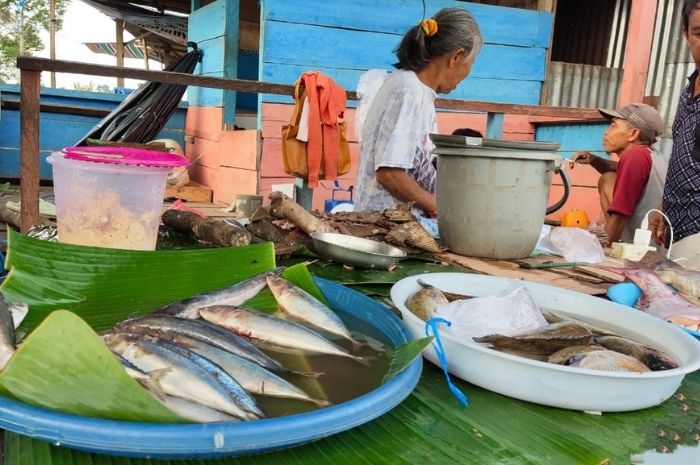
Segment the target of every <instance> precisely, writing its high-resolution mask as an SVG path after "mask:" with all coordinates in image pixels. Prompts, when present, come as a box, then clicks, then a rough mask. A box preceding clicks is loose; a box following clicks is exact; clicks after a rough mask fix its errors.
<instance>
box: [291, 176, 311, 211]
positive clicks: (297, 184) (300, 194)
mask: <svg viewBox="0 0 700 465" xmlns="http://www.w3.org/2000/svg"><path fill="white" fill-rule="evenodd" d="M294 193H295V194H296V197H297V198H296V201H297V203H298V204H299V205H301V206H302V207H303V208H304V210H306V211H311V209H312V205H313V200H314V191H313V190H312V189H309V182H308V181H307V180H306V179H301V178H295V180H294Z"/></svg>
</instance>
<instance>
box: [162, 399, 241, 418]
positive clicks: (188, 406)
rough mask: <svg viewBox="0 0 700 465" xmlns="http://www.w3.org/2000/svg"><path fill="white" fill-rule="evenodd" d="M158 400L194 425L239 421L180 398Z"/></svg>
mask: <svg viewBox="0 0 700 465" xmlns="http://www.w3.org/2000/svg"><path fill="white" fill-rule="evenodd" d="M158 400H159V401H160V402H161V403H162V404H163V405H165V406H166V407H167V408H168V409H170V410H171V411H172V412H173V413H175V414H177V415H179V416H181V417H182V418H186V419H188V420H191V421H194V422H196V423H220V422H224V421H240V419H239V418H236V417H234V416H231V415H227V414H225V413H224V412H220V411H218V410H215V409H213V408H210V407H207V406H206V405H202V404H199V403H197V402H190V401H189V400H185V399H183V398H181V397H175V396H165V397H163V398H162V399H158Z"/></svg>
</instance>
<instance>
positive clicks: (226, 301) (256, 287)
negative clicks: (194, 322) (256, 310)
mask: <svg viewBox="0 0 700 465" xmlns="http://www.w3.org/2000/svg"><path fill="white" fill-rule="evenodd" d="M282 270H283V268H281V267H279V268H275V269H274V270H271V271H266V272H264V273H261V274H259V275H256V276H253V277H252V278H249V279H246V280H245V281H241V282H239V283H236V284H234V285H232V286H228V287H225V288H223V289H218V290H215V291H211V292H205V293H202V294H198V295H195V296H193V297H190V298H188V299H185V300H181V301H179V302H174V303H172V304H168V305H166V306H164V307H162V308H160V309H158V310H157V311H156V312H157V313H164V314H166V315H171V316H177V317H180V318H187V319H197V318H199V309H200V307H207V306H209V305H243V303H244V302H245V301H246V300H248V299H250V298H252V297H254V296H255V295H257V294H258V293H259V292H260V291H261V290H263V289H264V288H265V286H267V277H268V276H274V275H277V274H279V273H281V272H282Z"/></svg>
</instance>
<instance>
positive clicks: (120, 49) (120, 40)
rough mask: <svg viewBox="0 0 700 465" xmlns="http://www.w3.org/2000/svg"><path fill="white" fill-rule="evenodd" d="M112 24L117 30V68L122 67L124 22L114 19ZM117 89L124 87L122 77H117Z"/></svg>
mask: <svg viewBox="0 0 700 465" xmlns="http://www.w3.org/2000/svg"><path fill="white" fill-rule="evenodd" d="M114 24H115V25H116V28H117V50H116V54H117V66H118V67H120V68H123V67H124V20H122V19H115V20H114ZM117 87H124V77H117Z"/></svg>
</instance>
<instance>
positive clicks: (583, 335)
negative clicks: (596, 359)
mask: <svg viewBox="0 0 700 465" xmlns="http://www.w3.org/2000/svg"><path fill="white" fill-rule="evenodd" d="M472 339H473V340H474V341H475V342H478V343H481V344H491V345H492V346H495V347H500V348H506V349H511V350H517V351H520V352H527V353H531V354H542V355H549V354H553V353H554V352H556V351H558V350H560V349H563V348H565V347H570V346H575V345H579V346H581V345H590V344H591V343H592V342H593V334H592V333H591V331H590V330H589V329H588V328H585V327H584V326H582V325H579V324H576V323H571V322H561V323H554V324H550V325H547V326H544V327H542V328H538V329H535V330H532V331H527V332H525V333H521V334H517V335H515V336H504V335H502V334H491V335H488V336H483V337H474V338H472Z"/></svg>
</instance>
